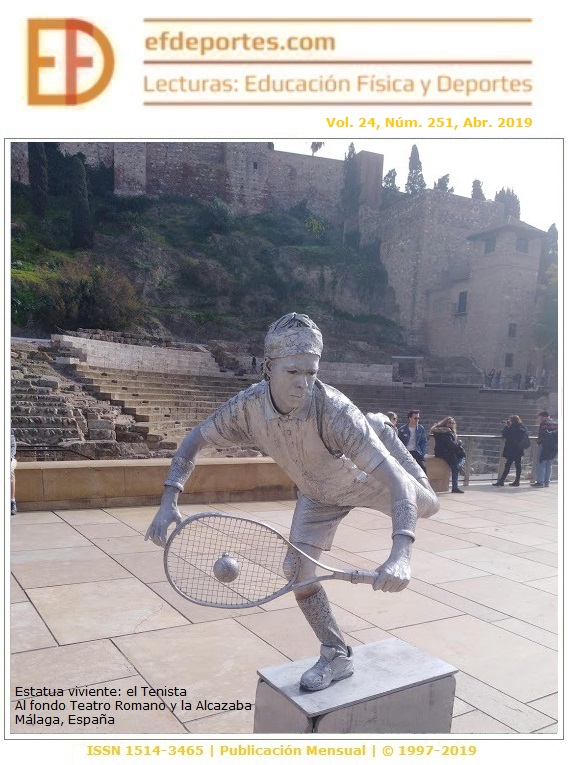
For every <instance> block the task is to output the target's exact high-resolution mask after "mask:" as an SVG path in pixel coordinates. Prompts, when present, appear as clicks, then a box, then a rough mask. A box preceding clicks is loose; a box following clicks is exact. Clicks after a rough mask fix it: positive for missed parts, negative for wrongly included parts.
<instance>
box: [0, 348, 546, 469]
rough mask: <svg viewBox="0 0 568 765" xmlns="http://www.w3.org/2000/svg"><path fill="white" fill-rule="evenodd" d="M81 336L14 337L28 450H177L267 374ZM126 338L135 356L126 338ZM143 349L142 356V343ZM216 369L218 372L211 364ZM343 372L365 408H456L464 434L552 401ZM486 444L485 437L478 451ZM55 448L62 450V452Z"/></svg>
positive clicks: (15, 377)
mask: <svg viewBox="0 0 568 765" xmlns="http://www.w3.org/2000/svg"><path fill="white" fill-rule="evenodd" d="M75 340H76V338H73V339H72V342H70V343H67V342H64V343H62V342H61V338H57V339H56V342H55V343H53V344H52V346H51V347H50V346H45V345H44V346H42V347H41V349H40V348H39V347H38V346H37V345H36V346H34V345H33V344H27V343H24V344H21V346H22V347H20V346H18V344H17V343H16V344H14V343H13V344H12V426H13V428H14V431H15V435H16V439H17V441H18V444H19V447H20V450H25V449H28V450H33V449H35V450H36V452H38V451H39V450H41V449H43V450H46V451H49V450H51V454H52V456H51V458H52V459H79V458H85V457H92V458H113V457H114V458H117V457H127V456H128V457H131V456H139V457H148V456H164V457H166V456H171V454H173V452H174V450H175V449H176V448H177V446H178V444H179V443H180V441H181V439H182V438H183V437H184V436H185V435H186V433H187V432H188V431H189V430H191V429H192V428H193V427H195V426H196V425H197V424H199V423H200V422H202V421H203V420H204V419H205V418H206V417H207V416H208V415H209V414H211V413H212V412H213V411H214V410H215V409H216V408H217V407H218V406H219V405H221V404H222V403H224V402H225V401H227V400H228V399H229V398H231V397H232V396H234V395H235V394H236V393H238V392H239V391H241V390H243V389H244V388H246V387H247V386H248V385H249V384H251V383H252V382H254V381H255V380H258V379H259V375H256V376H252V375H246V376H236V375H235V374H234V373H233V374H230V373H229V374H222V373H220V372H219V370H218V368H216V367H215V366H213V367H212V366H211V365H210V362H208V361H206V363H205V364H204V363H203V358H204V356H205V355H206V354H205V353H204V352H203V351H194V352H192V353H191V354H189V355H188V354H187V352H185V351H184V350H178V349H175V350H174V349H172V350H169V351H165V349H153V348H144V349H143V353H144V354H146V353H147V352H150V353H155V352H156V350H160V351H162V352H164V351H165V352H166V353H167V352H169V353H172V354H174V356H175V358H174V364H173V365H169V366H168V367H166V368H164V366H163V365H162V364H161V357H160V359H158V360H157V362H156V363H155V365H154V369H147V368H145V369H129V368H124V369H123V368H109V367H108V366H106V367H105V368H102V367H100V366H98V365H97V364H93V363H92V357H93V352H94V349H96V348H98V347H99V345H98V344H99V343H100V342H101V341H97V340H93V339H90V338H89V347H88V349H87V350H85V349H82V348H79V347H76V346H75V345H74V341H75ZM109 345H110V343H109ZM113 345H114V346H117V344H116V343H114V344H113ZM118 347H119V348H122V349H124V350H125V351H126V356H125V358H127V359H128V358H130V356H129V354H130V353H131V350H130V349H128V347H127V346H118ZM87 351H88V352H87ZM179 353H183V364H184V365H185V366H186V367H187V365H188V361H187V360H188V359H189V360H190V362H191V360H192V359H193V360H194V361H195V368H194V369H192V370H190V372H189V373H188V372H187V371H184V370H180V369H179V368H177V366H178V362H179V361H180V358H181V357H180V356H179ZM89 354H90V355H91V360H89ZM136 354H137V358H138V360H139V359H140V349H139V348H138V349H137V350H136ZM194 355H195V358H194ZM94 356H95V360H96V354H94ZM120 358H122V356H120ZM209 358H211V357H210V356H209ZM117 359H118V360H120V359H119V358H118V357H117ZM213 364H214V362H213ZM144 366H146V363H145V364H144ZM331 366H332V364H331V363H328V367H331ZM345 366H346V365H342V367H345ZM354 366H356V367H359V366H361V365H354ZM211 369H212V370H213V373H212V374H204V372H206V371H210V370H211ZM356 371H357V370H356ZM340 372H341V375H340V377H341V378H343V382H341V383H337V384H336V386H335V387H337V388H338V389H339V390H341V391H342V392H343V393H344V394H345V395H347V396H348V397H349V398H350V399H351V400H352V401H353V402H354V403H355V404H356V405H357V406H358V407H359V408H360V409H361V410H362V411H363V412H377V411H382V412H386V411H388V410H394V411H396V412H398V415H399V422H400V423H403V422H405V420H406V413H407V412H408V410H409V409H420V410H421V414H422V424H423V425H424V426H425V427H426V429H427V430H428V429H429V427H431V426H432V425H433V424H434V423H435V422H437V421H438V420H440V419H442V417H444V416H446V415H449V414H451V415H452V416H454V417H455V418H456V420H457V424H458V432H459V434H460V435H471V434H494V435H497V436H498V435H500V433H501V430H502V427H503V424H502V421H503V420H504V419H506V417H508V416H509V415H510V414H518V415H519V416H520V417H521V419H522V420H523V421H524V422H525V424H526V425H527V427H528V429H529V433H530V434H532V435H534V434H536V415H537V413H538V411H539V410H540V409H542V408H543V407H544V406H546V397H544V396H539V394H538V393H536V392H535V391H517V390H510V391H506V390H486V389H481V388H478V387H475V386H468V385H461V386H456V385H453V386H448V385H426V386H409V385H396V386H395V385H386V384H383V385H378V384H361V383H360V382H358V383H356V382H355V381H351V382H350V381H349V380H350V378H351V380H353V375H352V374H350V373H349V370H343V368H342V369H341V370H340ZM328 377H329V369H327V368H325V367H324V369H323V370H322V375H321V378H322V379H323V381H324V382H326V381H327V379H328ZM91 442H96V444H94V443H91ZM117 442H118V443H117ZM69 444H73V455H66V454H64V453H63V452H64V451H65V449H68V448H69ZM486 448H487V447H486V446H485V445H480V447H479V449H480V453H479V455H477V456H478V457H479V459H483V456H484V455H483V450H484V449H486ZM57 449H60V451H61V450H63V452H61V454H59V453H57V451H56V450H57ZM230 451H231V453H236V452H235V450H230ZM77 454H79V455H82V456H76V455H77ZM205 456H207V455H205ZM30 458H31V459H34V458H37V457H33V456H32V457H30Z"/></svg>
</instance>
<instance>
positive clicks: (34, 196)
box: [28, 143, 48, 218]
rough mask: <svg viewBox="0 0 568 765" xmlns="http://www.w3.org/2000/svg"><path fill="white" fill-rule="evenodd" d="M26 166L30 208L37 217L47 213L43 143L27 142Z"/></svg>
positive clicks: (46, 183)
mask: <svg viewBox="0 0 568 765" xmlns="http://www.w3.org/2000/svg"><path fill="white" fill-rule="evenodd" d="M28 167H29V173H30V195H31V202H32V210H33V211H34V214H35V215H37V217H38V218H45V216H46V215H47V186H48V177H47V158H46V156H45V146H44V145H43V143H28Z"/></svg>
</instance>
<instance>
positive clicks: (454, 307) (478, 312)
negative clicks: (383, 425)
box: [426, 230, 541, 388]
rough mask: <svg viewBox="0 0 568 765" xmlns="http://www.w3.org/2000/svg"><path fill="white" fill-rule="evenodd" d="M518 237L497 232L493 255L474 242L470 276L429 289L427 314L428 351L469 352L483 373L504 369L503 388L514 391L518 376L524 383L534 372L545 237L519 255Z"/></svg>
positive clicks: (531, 244)
mask: <svg viewBox="0 0 568 765" xmlns="http://www.w3.org/2000/svg"><path fill="white" fill-rule="evenodd" d="M517 234H518V232H515V231H513V230H505V231H501V232H499V233H498V235H497V246H496V248H495V250H494V251H493V252H491V253H485V252H484V242H483V240H479V241H474V242H473V243H472V246H473V247H474V254H473V258H472V263H471V269H470V275H469V278H468V279H463V280H461V281H456V282H454V283H453V284H451V285H450V286H448V287H447V288H445V289H444V288H441V289H437V290H433V291H431V292H430V294H429V296H428V305H427V310H426V315H427V317H428V331H427V344H428V348H429V350H430V351H431V352H432V353H437V354H439V355H451V354H456V355H457V354H459V353H462V354H463V353H464V351H465V350H466V351H467V355H468V356H471V357H473V358H474V359H475V360H476V362H477V363H478V364H479V365H480V366H481V367H482V368H483V369H484V370H485V371H489V370H490V369H495V370H498V369H501V372H502V376H501V387H503V388H504V387H512V386H513V384H514V382H513V377H514V376H515V375H517V374H521V376H522V380H523V382H524V376H525V373H527V372H531V373H532V374H534V373H535V372H536V369H531V364H533V365H534V363H536V362H534V331H533V328H534V322H535V302H534V296H535V294H536V286H537V276H538V265H539V260H540V242H541V239H540V238H539V237H538V236H536V237H533V238H532V239H530V241H529V251H528V252H527V253H520V252H517V250H516V240H517ZM462 292H465V293H467V302H466V305H465V310H461V311H460V308H459V295H460V293H462ZM462 307H463V306H462ZM512 325H514V329H511V326H512ZM507 357H508V361H509V364H510V366H506V363H507Z"/></svg>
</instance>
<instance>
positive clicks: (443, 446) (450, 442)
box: [430, 417, 464, 494]
mask: <svg viewBox="0 0 568 765" xmlns="http://www.w3.org/2000/svg"><path fill="white" fill-rule="evenodd" d="M430 435H431V436H433V437H434V456H435V457H441V458H442V459H443V460H445V461H446V462H447V463H448V465H449V466H450V470H451V471H452V493H453V494H463V489H460V488H459V487H458V475H459V465H460V461H461V459H462V458H463V456H464V455H463V454H462V452H463V447H462V445H461V442H460V440H459V439H458V434H457V428H456V421H455V419H454V418H453V417H444V419H443V420H440V422H437V423H436V424H435V425H433V426H432V429H431V431H430Z"/></svg>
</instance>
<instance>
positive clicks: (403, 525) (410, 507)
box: [392, 499, 417, 540]
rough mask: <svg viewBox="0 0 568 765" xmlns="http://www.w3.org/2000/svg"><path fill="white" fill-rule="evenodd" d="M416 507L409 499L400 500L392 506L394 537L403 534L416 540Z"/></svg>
mask: <svg viewBox="0 0 568 765" xmlns="http://www.w3.org/2000/svg"><path fill="white" fill-rule="evenodd" d="M416 516H417V511H416V506H415V505H414V504H413V503H412V502H411V501H410V500H408V499H400V500H398V502H394V503H393V506H392V536H393V538H394V536H395V535H396V534H402V535H403V536H406V537H411V538H412V540H414V539H415V538H416V537H415V534H414V531H415V529H416Z"/></svg>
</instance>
